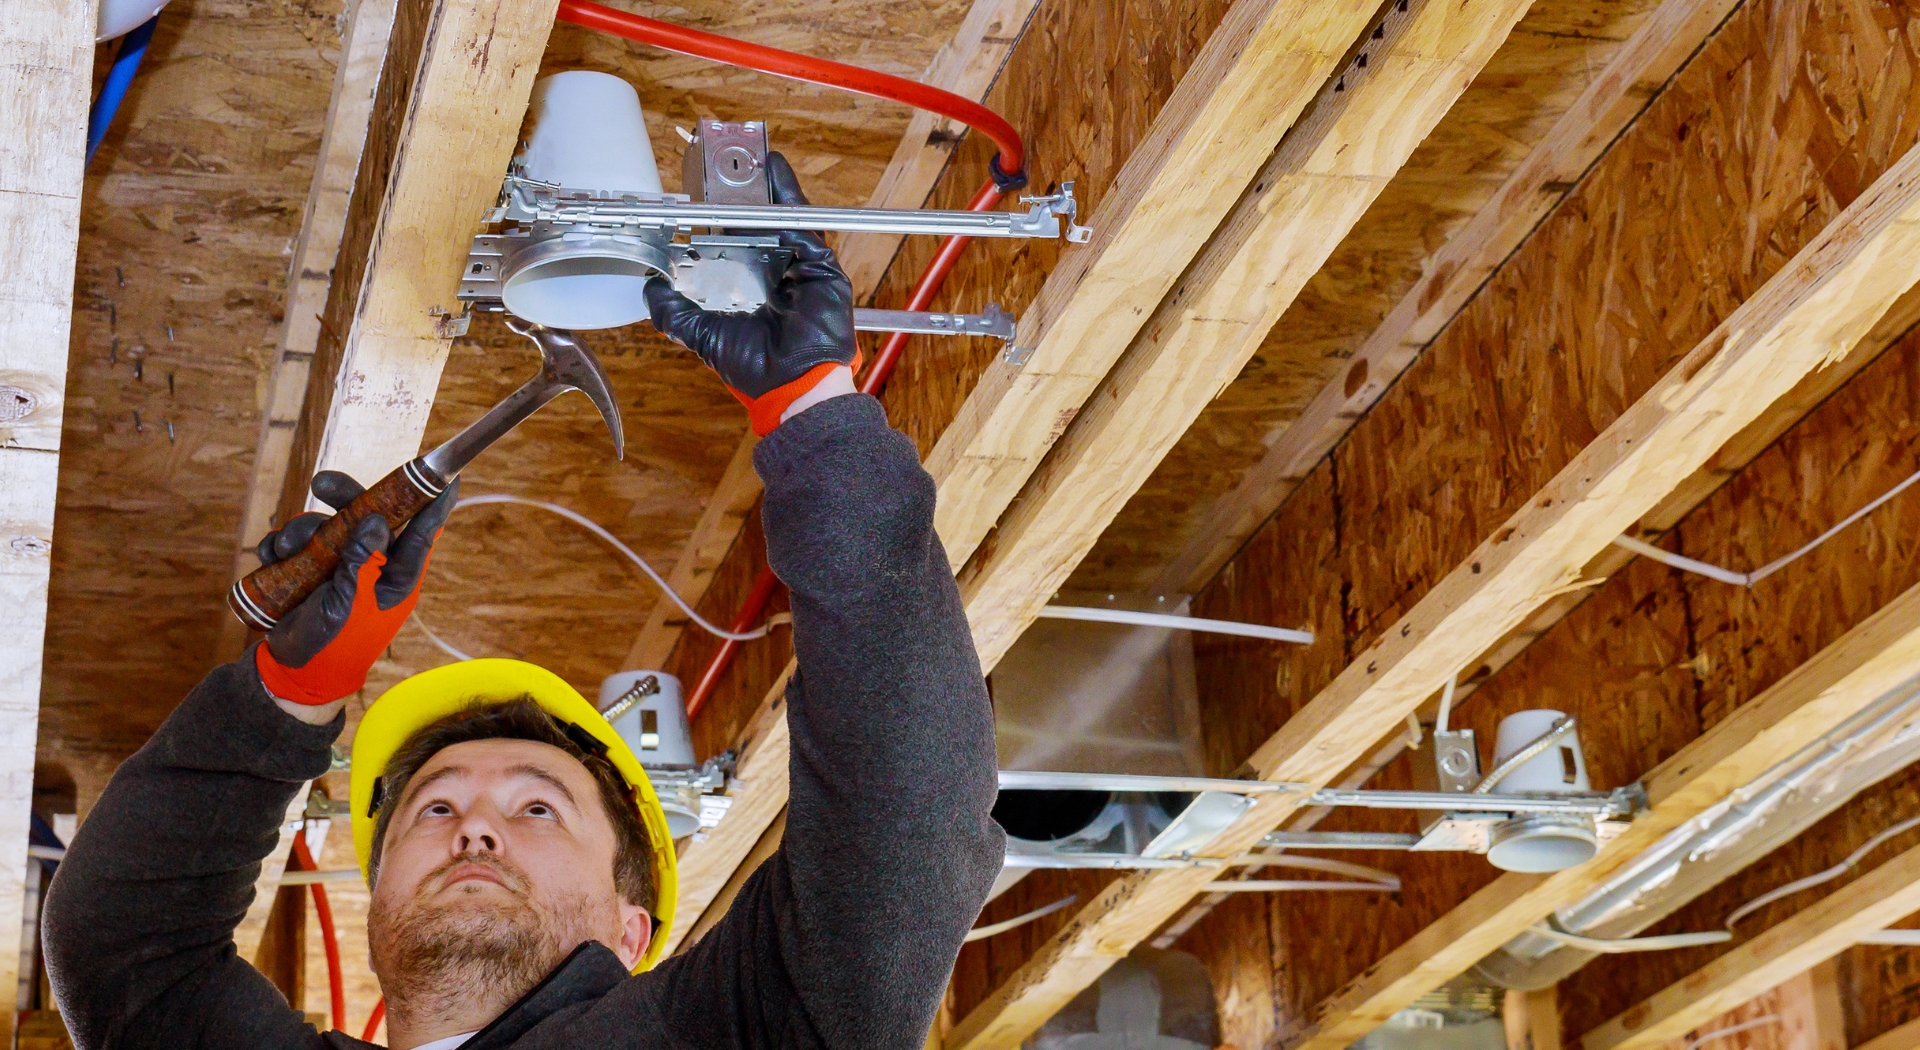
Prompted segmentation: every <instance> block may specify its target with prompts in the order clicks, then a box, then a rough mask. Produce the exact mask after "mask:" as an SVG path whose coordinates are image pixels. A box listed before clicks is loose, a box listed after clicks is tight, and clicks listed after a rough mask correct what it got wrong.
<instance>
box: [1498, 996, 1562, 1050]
mask: <svg viewBox="0 0 1920 1050" xmlns="http://www.w3.org/2000/svg"><path fill="white" fill-rule="evenodd" d="M1500 1020H1501V1021H1502V1022H1503V1023H1504V1025H1505V1027H1506V1030H1507V1050H1559V1047H1560V1000H1559V999H1558V998H1557V997H1556V996H1555V995H1554V991H1553V989H1551V988H1542V989H1540V990H1539V991H1536V992H1519V991H1508V992H1507V994H1506V995H1505V997H1504V998H1503V1000H1502V1002H1501V1004H1500Z"/></svg>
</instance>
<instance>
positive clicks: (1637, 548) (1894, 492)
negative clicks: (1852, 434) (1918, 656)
mask: <svg viewBox="0 0 1920 1050" xmlns="http://www.w3.org/2000/svg"><path fill="white" fill-rule="evenodd" d="M1916 481H1920V472H1915V473H1913V474H1910V475H1908V477H1907V480H1905V481H1902V482H1901V483H1900V484H1898V485H1895V486H1894V487H1892V488H1890V489H1888V490H1887V491H1886V492H1884V493H1882V494H1881V495H1880V497H1879V498H1878V499H1876V500H1874V501H1873V502H1872V503H1869V504H1867V505H1866V506H1864V507H1861V508H1860V509H1859V510H1856V511H1854V512H1853V513H1852V514H1849V515H1847V516H1846V517H1845V518H1844V519H1842V520H1841V522H1840V524H1838V525H1835V526H1834V527H1833V528H1830V529H1828V530H1827V531H1825V532H1823V533H1821V534H1820V535H1819V536H1817V537H1815V538H1814V540H1813V542H1811V543H1809V544H1807V545H1806V546H1804V547H1801V548H1800V549H1799V550H1797V551H1794V552H1793V553H1792V554H1789V555H1787V556H1786V557H1784V558H1775V559H1774V560H1773V561H1770V562H1768V563H1766V564H1765V565H1762V566H1760V567H1759V568H1757V569H1755V570H1753V571H1752V572H1735V571H1733V570H1732V569H1724V568H1721V567H1720V566H1718V565H1709V564H1707V563H1706V562H1703V561H1695V560H1694V559H1692V558H1685V557H1681V556H1680V555H1678V554H1674V553H1673V552H1671V551H1664V550H1661V549H1660V548H1658V547H1656V546H1654V545H1653V544H1651V543H1648V542H1646V541H1645V540H1637V539H1634V538H1633V537H1632V536H1615V537H1614V538H1613V544H1614V546H1616V547H1622V548H1625V549H1626V550H1630V551H1632V552H1633V553H1635V554H1638V555H1640V556H1641V557H1644V558H1652V559H1653V560H1654V561H1657V562H1659V563H1661V564H1662V565H1671V566H1673V567H1674V568H1676V569H1682V570H1684V571H1686V572H1691V573H1697V574H1698V575H1701V576H1705V577H1707V578H1709V579H1714V580H1719V581H1720V582H1721V583H1731V584H1733V585H1734V586H1736V587H1751V586H1753V585H1754V584H1756V583H1759V582H1760V581H1761V580H1764V579H1766V578H1767V577H1769V576H1771V575H1773V574H1774V573H1776V572H1779V571H1780V570H1781V569H1784V568H1786V567H1787V566H1788V565H1789V564H1791V563H1793V562H1795V561H1798V560H1799V559H1800V558H1801V557H1802V556H1804V555H1806V554H1807V553H1808V552H1809V551H1812V550H1813V549H1814V548H1815V547H1818V546H1820V545H1821V544H1822V543H1825V542H1827V541H1828V540H1829V539H1832V538H1833V535H1834V533H1836V532H1839V531H1840V530H1841V529H1844V528H1846V527H1847V526H1849V525H1851V524H1853V523H1854V522H1856V521H1859V520H1860V519H1861V518H1864V517H1866V516H1867V515H1868V514H1871V513H1873V512H1874V511H1875V510H1878V509H1879V508H1880V505H1881V504H1883V503H1885V502H1887V501H1888V500H1890V499H1892V498H1893V497H1895V496H1898V495H1899V494H1901V493H1902V492H1905V491H1906V490H1907V488H1908V486H1910V485H1912V484H1913V483H1914V482H1916Z"/></svg>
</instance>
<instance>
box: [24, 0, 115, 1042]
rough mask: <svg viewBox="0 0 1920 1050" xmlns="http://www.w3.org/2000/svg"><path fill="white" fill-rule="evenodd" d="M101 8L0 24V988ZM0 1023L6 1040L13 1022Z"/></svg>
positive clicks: (28, 759) (27, 781) (52, 7)
mask: <svg viewBox="0 0 1920 1050" xmlns="http://www.w3.org/2000/svg"><path fill="white" fill-rule="evenodd" d="M95 17H96V16H95V5H94V4H93V3H91V2H79V3H60V4H28V5H26V6H24V7H21V8H19V9H18V10H9V11H8V13H7V18H6V19H5V20H4V21H3V22H0V127H5V128H7V129H9V130H8V135H9V142H8V144H7V146H6V148H4V149H0V298H3V301H0V624H4V625H5V630H4V631H0V722H3V724H4V725H5V726H6V733H5V734H4V736H0V989H9V991H8V993H7V994H8V995H11V994H12V992H11V991H10V990H11V989H12V988H13V987H14V986H15V984H16V981H17V979H18V974H17V972H16V971H17V970H18V968H19V961H20V935H21V921H22V908H23V907H24V903H25V893H26V882H25V880H26V872H27V864H28V861H27V824H28V811H29V807H30V806H31V805H32V802H33V758H34V743H35V733H36V731H37V728H38V726H39V715H40V678H41V671H42V662H41V649H42V644H43V641H44V639H45V636H46V628H47V579H48V574H49V572H50V570H51V568H52V550H53V509H54V496H55V492H56V489H57V487H58V481H59V473H60V421H61V406H62V398H63V397H64V394H65V390H66V378H67V344H68V339H69V333H70V332H71V330H72V327H73V281H74V267H75V265H76V263H77V259H78V253H79V244H80V193H81V183H82V179H83V176H84V169H85V165H86V131H87V96H88V94H89V92H90V90H91V88H92V83H91V82H92V76H93V34H94V22H95ZM0 1013H3V1014H4V1016H0V1042H4V1041H11V1040H12V1038H13V1029H14V1021H15V1013H14V1010H13V1009H12V1008H11V1007H8V1009H6V1010H5V1011H3V1012H0Z"/></svg>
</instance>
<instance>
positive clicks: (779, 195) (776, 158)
mask: <svg viewBox="0 0 1920 1050" xmlns="http://www.w3.org/2000/svg"><path fill="white" fill-rule="evenodd" d="M767 188H768V190H769V191H770V194H769V195H770V196H771V197H772V198H773V203H775V204H797V205H805V204H807V203H809V202H808V200H807V195H806V193H805V192H804V191H802V190H801V189H800V177H799V176H798V175H795V174H794V173H793V165H791V164H789V163H787V158H786V157H784V156H782V155H781V154H780V153H779V151H777V150H776V151H772V152H769V153H768V154H767ZM778 236H779V238H780V246H781V247H782V248H785V249H787V250H788V251H790V252H792V253H793V261H794V264H795V265H801V264H805V263H818V262H826V263H828V264H830V265H832V266H833V268H834V269H836V270H838V269H839V263H838V262H837V261H835V259H834V254H833V249H831V248H829V247H827V242H826V241H824V240H821V239H820V235H819V234H817V233H814V232H813V231H811V230H781V231H779V233H778Z"/></svg>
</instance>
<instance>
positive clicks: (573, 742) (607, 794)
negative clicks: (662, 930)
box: [367, 696, 658, 913]
mask: <svg viewBox="0 0 1920 1050" xmlns="http://www.w3.org/2000/svg"><path fill="white" fill-rule="evenodd" d="M475 740H531V741H533V742H535V743H540V744H550V745H552V746H554V747H557V748H559V749H560V750H562V751H565V752H566V753H567V754H569V755H572V756H573V757H574V759H576V760H577V761H579V763H580V764H581V765H583V766H585V767H587V772H588V773H590V774H592V776H593V780H594V783H595V784H598V785H599V787H600V805H601V808H602V809H604V810H606V813H607V819H608V820H610V821H612V822H613V835H614V848H613V884H614V887H615V888H616V889H618V890H619V891H620V896H621V897H623V898H625V900H626V901H627V903H629V904H638V905H640V906H641V907H643V908H645V909H647V911H648V912H649V913H653V912H656V911H657V908H656V905H657V903H658V902H657V901H656V900H655V899H654V897H655V894H656V892H657V890H658V887H656V886H655V885H654V883H653V845H652V842H651V840H650V839H648V837H647V829H646V825H645V824H643V823H641V820H640V811H639V808H638V807H637V806H636V804H635V799H634V792H633V789H632V788H630V787H628V786H627V782H626V779H625V778H623V777H622V776H621V775H620V771H619V770H617V769H615V768H614V766H613V763H612V762H611V761H610V760H608V758H607V757H606V748H605V747H604V746H603V745H601V744H600V742H599V741H597V740H594V739H593V737H592V736H591V735H590V734H588V733H587V732H586V731H585V730H583V729H581V728H580V727H579V726H576V725H573V724H572V723H567V724H566V725H564V726H563V725H562V724H561V723H560V722H559V721H558V720H556V719H555V718H554V717H553V716H552V715H549V714H548V713H547V712H546V711H545V710H544V709H543V708H541V706H540V705H539V704H537V703H535V702H534V701H533V698H532V697H529V696H520V697H516V698H515V699H512V700H508V701H504V702H501V701H489V700H476V701H475V702H474V703H473V705H472V706H470V707H468V708H467V709H466V710H464V711H460V712H457V713H455V714H451V715H448V716H447V717H445V718H442V719H440V720H439V721H437V722H433V723H431V724H429V725H426V726H423V727H421V728H420V729H419V730H417V731H415V733H414V734H413V735H412V736H410V737H408V738H407V741H406V743H404V744H401V745H400V749H399V750H398V751H395V752H394V753H393V757H392V758H391V759H389V760H388V762H387V768H386V770H385V771H384V772H382V773H381V775H380V779H379V781H378V782H377V783H376V784H375V786H374V796H375V797H374V805H376V806H378V807H379V816H378V818H377V819H376V820H375V821H374V825H373V852H372V853H371V855H370V856H369V858H368V861H367V874H368V880H367V881H368V883H369V884H372V883H373V882H377V881H378V880H379V878H380V851H381V846H382V845H383V844H384V843H385V841H386V837H387V823H388V822H389V821H391V820H392V819H393V811H394V810H395V809H397V808H399V806H398V803H399V801H400V799H401V798H402V797H403V796H405V795H406V791H407V783H408V782H409V781H411V780H412V779H413V776H414V774H415V773H418V772H420V768H421V767H422V766H424V765H426V764H427V762H428V760H429V759H431V758H433V756H434V755H437V754H439V753H440V752H441V751H443V750H445V749H447V748H449V747H452V746H453V745H455V744H465V743H469V742H471V741H475ZM583 744H585V745H590V746H591V748H592V749H591V750H589V747H588V746H583Z"/></svg>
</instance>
